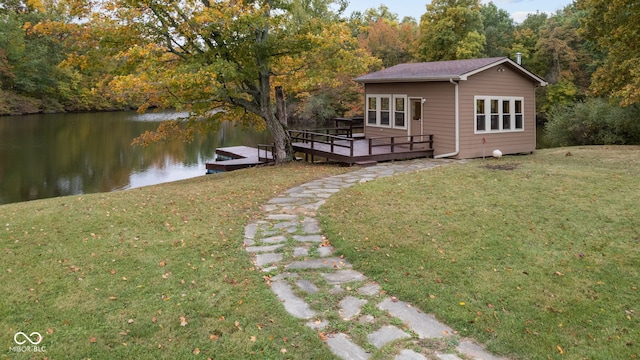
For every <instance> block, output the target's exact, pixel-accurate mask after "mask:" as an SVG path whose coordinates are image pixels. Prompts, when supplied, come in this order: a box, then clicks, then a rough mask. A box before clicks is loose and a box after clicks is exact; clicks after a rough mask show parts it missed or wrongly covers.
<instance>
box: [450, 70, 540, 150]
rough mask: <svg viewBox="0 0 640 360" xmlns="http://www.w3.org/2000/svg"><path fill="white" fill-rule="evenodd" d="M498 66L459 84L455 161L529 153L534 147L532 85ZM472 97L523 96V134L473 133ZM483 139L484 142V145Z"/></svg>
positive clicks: (534, 129) (526, 79) (473, 102)
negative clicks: (499, 152) (496, 151)
mask: <svg viewBox="0 0 640 360" xmlns="http://www.w3.org/2000/svg"><path fill="white" fill-rule="evenodd" d="M502 68H503V69H504V70H505V71H503V72H498V71H497V67H494V68H491V69H488V70H486V71H483V72H481V73H478V74H475V75H473V76H470V77H469V78H468V80H466V81H460V89H459V95H460V153H459V154H458V156H457V157H458V158H461V159H464V158H475V157H482V156H483V154H484V155H485V156H491V153H492V152H493V150H495V149H499V150H500V151H502V153H503V154H517V153H527V152H532V151H534V150H535V148H536V122H535V84H534V83H533V82H532V81H530V80H529V79H528V78H525V77H523V76H521V75H520V74H518V73H517V72H515V71H514V70H513V69H512V68H511V67H509V66H504V65H503V66H502ZM474 96H496V97H498V96H505V97H523V98H524V102H523V107H524V109H523V110H524V131H518V132H503V133H482V134H475V133H474V130H475V118H474V114H475V101H474ZM483 138H484V139H485V141H486V143H485V144H484V145H483V141H482V140H483Z"/></svg>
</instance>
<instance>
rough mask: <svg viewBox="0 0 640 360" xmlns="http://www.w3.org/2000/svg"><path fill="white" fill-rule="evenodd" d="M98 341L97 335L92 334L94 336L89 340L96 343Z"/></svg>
mask: <svg viewBox="0 0 640 360" xmlns="http://www.w3.org/2000/svg"><path fill="white" fill-rule="evenodd" d="M96 341H98V339H96V338H95V336H92V337H90V338H89V342H90V343H94V342H96Z"/></svg>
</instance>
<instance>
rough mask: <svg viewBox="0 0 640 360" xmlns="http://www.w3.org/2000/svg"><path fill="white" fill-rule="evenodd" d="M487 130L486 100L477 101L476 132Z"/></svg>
mask: <svg viewBox="0 0 640 360" xmlns="http://www.w3.org/2000/svg"><path fill="white" fill-rule="evenodd" d="M486 129H487V115H485V114H484V99H477V100H476V131H485V130H486Z"/></svg>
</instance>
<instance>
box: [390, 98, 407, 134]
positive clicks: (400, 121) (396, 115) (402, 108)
mask: <svg viewBox="0 0 640 360" xmlns="http://www.w3.org/2000/svg"><path fill="white" fill-rule="evenodd" d="M406 107H407V98H406V97H405V96H397V95H394V97H393V127H395V128H405V127H406V126H407V109H406Z"/></svg>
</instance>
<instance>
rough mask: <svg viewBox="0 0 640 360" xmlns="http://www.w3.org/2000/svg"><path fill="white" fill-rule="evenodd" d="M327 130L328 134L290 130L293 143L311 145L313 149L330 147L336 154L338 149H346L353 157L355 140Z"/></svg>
mask: <svg viewBox="0 0 640 360" xmlns="http://www.w3.org/2000/svg"><path fill="white" fill-rule="evenodd" d="M320 130H322V129H320ZM326 130H327V132H326V133H322V132H317V130H314V131H307V130H289V134H290V135H291V142H300V143H303V144H310V146H311V149H315V145H316V144H325V145H329V147H330V148H331V152H332V153H333V152H335V148H336V147H339V148H345V149H349V156H351V157H353V142H354V139H353V138H351V137H346V136H344V135H332V134H330V133H329V131H328V130H331V129H326Z"/></svg>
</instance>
